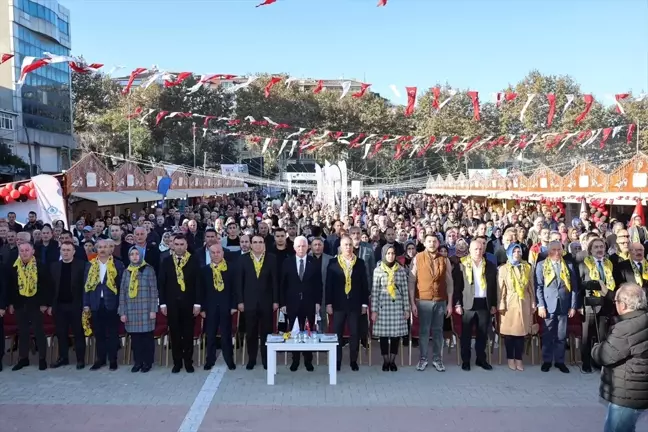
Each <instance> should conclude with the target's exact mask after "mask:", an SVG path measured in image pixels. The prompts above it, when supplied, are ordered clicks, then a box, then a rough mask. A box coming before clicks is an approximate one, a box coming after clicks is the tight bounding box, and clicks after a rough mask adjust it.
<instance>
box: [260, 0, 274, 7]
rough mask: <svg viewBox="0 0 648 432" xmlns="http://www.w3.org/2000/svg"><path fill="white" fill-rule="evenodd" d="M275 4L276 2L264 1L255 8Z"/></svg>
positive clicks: (271, 0) (272, 0)
mask: <svg viewBox="0 0 648 432" xmlns="http://www.w3.org/2000/svg"><path fill="white" fill-rule="evenodd" d="M276 2H277V0H264V2H263V3H260V4H258V5H256V7H260V6H268V5H271V4H272V3H276Z"/></svg>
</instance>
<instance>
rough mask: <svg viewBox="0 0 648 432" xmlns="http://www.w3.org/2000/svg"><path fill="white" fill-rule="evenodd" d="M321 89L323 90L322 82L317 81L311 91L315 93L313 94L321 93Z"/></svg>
mask: <svg viewBox="0 0 648 432" xmlns="http://www.w3.org/2000/svg"><path fill="white" fill-rule="evenodd" d="M323 89H324V81H323V80H319V81H317V85H316V86H315V88H314V89H313V93H315V94H318V93H321V92H322V90H323Z"/></svg>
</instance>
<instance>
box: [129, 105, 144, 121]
mask: <svg viewBox="0 0 648 432" xmlns="http://www.w3.org/2000/svg"><path fill="white" fill-rule="evenodd" d="M140 114H142V107H137V108H135V111H134V112H133V113H132V114H130V115H128V116H126V118H127V119H129V120H132V119H134V118H136V117H138V116H139V115H140Z"/></svg>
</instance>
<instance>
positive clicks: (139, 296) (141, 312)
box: [118, 246, 158, 372]
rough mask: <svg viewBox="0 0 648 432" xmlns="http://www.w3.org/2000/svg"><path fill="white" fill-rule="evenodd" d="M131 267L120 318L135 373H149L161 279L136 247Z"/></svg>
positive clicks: (122, 293) (124, 283)
mask: <svg viewBox="0 0 648 432" xmlns="http://www.w3.org/2000/svg"><path fill="white" fill-rule="evenodd" d="M128 259H129V260H130V264H129V265H128V267H127V268H126V270H125V271H124V274H123V276H122V279H121V289H120V291H119V309H118V314H119V317H120V319H121V322H123V323H124V324H125V325H126V331H127V332H128V334H129V336H130V338H131V343H132V348H133V358H134V360H135V364H134V366H133V368H132V369H131V372H140V371H141V372H148V371H150V370H151V367H152V366H153V358H154V356H155V341H154V339H153V330H154V329H155V317H156V314H157V309H158V289H157V278H156V277H155V271H154V270H153V267H151V266H150V265H148V264H147V263H146V262H145V261H144V260H143V259H142V255H141V254H140V250H139V249H138V248H137V247H136V246H133V247H131V248H130V250H129V251H128Z"/></svg>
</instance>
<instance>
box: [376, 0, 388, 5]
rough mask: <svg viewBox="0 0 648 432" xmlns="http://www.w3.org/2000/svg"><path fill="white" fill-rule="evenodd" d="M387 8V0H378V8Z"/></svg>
mask: <svg viewBox="0 0 648 432" xmlns="http://www.w3.org/2000/svg"><path fill="white" fill-rule="evenodd" d="M381 6H387V0H378V7H381Z"/></svg>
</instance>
